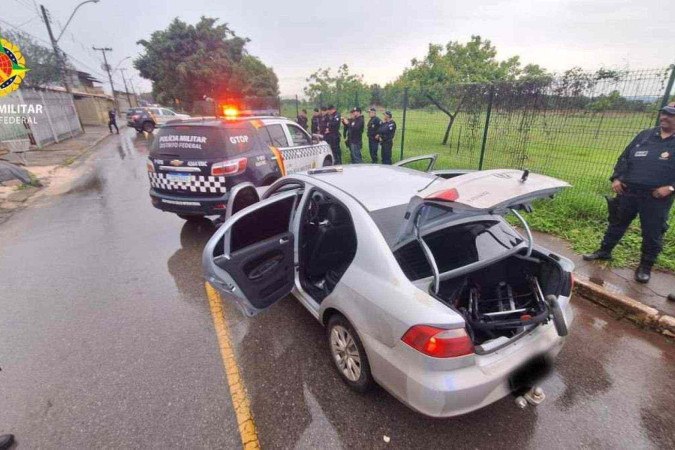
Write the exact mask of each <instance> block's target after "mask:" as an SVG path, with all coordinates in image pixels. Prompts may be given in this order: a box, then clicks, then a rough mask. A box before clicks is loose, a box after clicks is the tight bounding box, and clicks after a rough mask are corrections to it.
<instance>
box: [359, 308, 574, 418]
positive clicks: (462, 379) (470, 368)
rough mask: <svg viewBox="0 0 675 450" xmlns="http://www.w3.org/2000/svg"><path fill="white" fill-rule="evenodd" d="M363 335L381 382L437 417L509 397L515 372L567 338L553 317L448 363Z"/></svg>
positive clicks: (552, 353)
mask: <svg viewBox="0 0 675 450" xmlns="http://www.w3.org/2000/svg"><path fill="white" fill-rule="evenodd" d="M563 311H564V313H565V318H566V322H567V325H568V327H569V326H570V325H571V322H572V318H573V316H572V314H573V313H572V309H571V307H570V306H569V301H566V302H565V305H564V307H563ZM363 337H364V338H365V339H362V340H363V341H364V344H365V346H366V349H367V352H368V359H369V360H370V364H371V369H372V373H373V376H374V377H375V379H376V380H377V381H378V383H379V384H380V385H381V386H382V387H384V388H385V389H387V390H388V391H389V392H390V393H391V394H392V395H394V396H395V397H396V398H398V399H399V400H400V401H401V402H403V403H405V404H406V405H408V406H409V407H410V408H412V409H414V410H416V411H418V412H420V413H422V414H425V415H427V416H431V417H452V416H457V415H461V414H466V413H469V412H471V411H475V410H477V409H480V408H482V407H484V406H487V405H489V404H491V403H494V402H496V401H497V400H499V399H501V398H503V397H506V396H507V395H509V394H510V393H511V387H510V383H509V379H510V377H511V376H512V374H513V373H514V372H515V371H517V370H518V369H519V368H521V367H522V366H523V365H524V364H527V363H528V362H529V361H531V360H532V359H534V358H536V357H538V356H546V357H549V358H551V359H552V358H555V357H556V356H557V354H558V353H559V352H560V350H561V349H562V345H563V343H564V338H561V337H560V336H558V333H557V332H556V330H555V326H554V325H553V323H552V322H551V323H548V324H546V325H541V326H539V327H537V328H536V329H535V330H534V331H532V332H531V333H529V334H527V335H525V336H523V337H521V338H520V339H518V340H517V341H516V342H514V343H512V344H511V345H509V346H507V347H505V348H504V349H501V350H497V351H495V352H492V353H490V354H487V355H469V356H465V357H461V358H453V360H452V361H447V363H446V361H440V360H432V358H428V357H425V356H423V355H421V354H420V353H418V352H417V351H415V350H413V349H412V348H410V347H408V346H407V345H406V344H404V343H403V342H400V343H398V344H397V345H396V346H395V347H393V348H389V347H386V346H383V345H382V344H380V343H379V342H377V341H375V340H373V339H371V338H369V337H368V336H363ZM443 365H445V367H444V366H443Z"/></svg>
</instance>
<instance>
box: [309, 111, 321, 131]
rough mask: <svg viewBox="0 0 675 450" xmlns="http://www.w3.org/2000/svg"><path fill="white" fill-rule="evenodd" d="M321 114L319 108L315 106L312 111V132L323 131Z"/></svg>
mask: <svg viewBox="0 0 675 450" xmlns="http://www.w3.org/2000/svg"><path fill="white" fill-rule="evenodd" d="M320 122H321V114H319V108H314V111H313V112H312V125H311V126H312V134H319V133H321V131H319V130H320V129H321V124H320Z"/></svg>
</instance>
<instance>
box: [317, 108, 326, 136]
mask: <svg viewBox="0 0 675 450" xmlns="http://www.w3.org/2000/svg"><path fill="white" fill-rule="evenodd" d="M327 122H328V109H327V108H326V107H325V106H322V107H321V113H320V115H319V134H321V135H323V134H324V133H325V132H326V124H327Z"/></svg>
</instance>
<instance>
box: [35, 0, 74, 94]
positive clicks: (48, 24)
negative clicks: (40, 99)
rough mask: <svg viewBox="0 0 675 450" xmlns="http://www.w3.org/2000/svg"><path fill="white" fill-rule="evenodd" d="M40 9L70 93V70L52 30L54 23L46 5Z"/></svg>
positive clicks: (57, 62)
mask: <svg viewBox="0 0 675 450" xmlns="http://www.w3.org/2000/svg"><path fill="white" fill-rule="evenodd" d="M40 10H41V11H42V17H43V18H44V21H45V25H47V32H48V33H49V40H50V41H51V42H52V48H53V49H54V55H55V56H56V64H57V65H58V66H59V72H61V81H62V82H63V87H65V88H66V92H68V93H69V94H71V93H72V90H71V89H70V82H69V81H68V72H67V69H66V63H65V61H64V60H63V57H62V55H61V50H59V44H58V43H57V42H56V39H55V38H54V33H53V32H52V24H51V22H50V21H49V15H48V14H47V10H46V9H45V7H44V5H40Z"/></svg>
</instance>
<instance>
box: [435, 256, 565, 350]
mask: <svg viewBox="0 0 675 450" xmlns="http://www.w3.org/2000/svg"><path fill="white" fill-rule="evenodd" d="M566 280H567V277H565V276H564V272H563V270H562V269H561V268H560V266H559V265H558V264H557V263H556V262H555V261H554V260H552V259H551V258H550V257H549V256H546V255H543V254H540V253H537V252H533V253H532V256H531V257H529V258H527V257H524V256H519V255H516V256H510V257H508V258H505V259H503V260H501V261H499V262H497V263H495V264H492V265H490V266H488V267H485V268H483V269H480V270H477V271H475V272H471V273H469V274H466V275H463V276H460V277H457V278H453V279H450V280H445V281H442V282H441V283H440V288H439V291H438V294H437V297H438V298H439V299H440V300H441V301H443V302H444V303H445V304H447V305H448V306H450V307H452V308H453V309H455V310H457V311H459V312H460V313H461V314H462V315H463V316H464V319H465V320H466V322H467V330H468V332H469V334H470V335H471V337H472V339H473V341H474V344H475V345H476V346H479V348H477V350H478V351H483V352H487V351H491V350H496V349H497V348H498V347H501V346H502V345H503V344H506V343H507V342H508V341H510V340H511V339H512V338H514V337H516V336H520V335H521V334H522V333H523V332H524V331H528V330H530V329H532V328H534V327H536V326H539V325H540V324H543V323H546V322H548V320H549V309H548V306H547V302H546V301H545V297H546V296H547V295H555V296H557V295H560V294H561V293H564V291H565V290H566V285H567V282H566Z"/></svg>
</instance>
